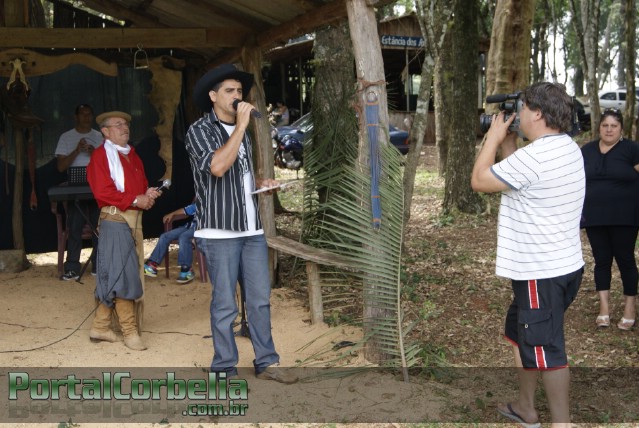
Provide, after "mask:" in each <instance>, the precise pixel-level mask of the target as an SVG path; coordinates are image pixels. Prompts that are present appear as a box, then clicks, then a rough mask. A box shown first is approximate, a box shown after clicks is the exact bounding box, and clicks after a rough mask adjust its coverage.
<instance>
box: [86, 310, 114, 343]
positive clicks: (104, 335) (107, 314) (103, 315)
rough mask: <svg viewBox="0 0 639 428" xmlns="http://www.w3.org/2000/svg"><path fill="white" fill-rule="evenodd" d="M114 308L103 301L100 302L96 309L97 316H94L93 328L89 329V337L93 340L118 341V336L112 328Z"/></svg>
mask: <svg viewBox="0 0 639 428" xmlns="http://www.w3.org/2000/svg"><path fill="white" fill-rule="evenodd" d="M112 312H113V308H109V307H108V306H106V305H105V304H103V303H100V304H99V305H98V307H97V308H96V310H95V318H93V324H92V325H91V330H89V339H91V342H100V341H105V342H117V341H118V336H116V334H115V333H114V332H113V330H111V328H110V326H111V314H112Z"/></svg>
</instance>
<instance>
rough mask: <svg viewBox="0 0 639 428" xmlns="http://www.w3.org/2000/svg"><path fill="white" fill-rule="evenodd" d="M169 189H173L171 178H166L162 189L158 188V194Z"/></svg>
mask: <svg viewBox="0 0 639 428" xmlns="http://www.w3.org/2000/svg"><path fill="white" fill-rule="evenodd" d="M169 187H171V179H170V178H166V179H165V180H164V181H163V182H162V185H161V186H160V187H158V188H157V189H155V190H157V191H158V192H161V191H162V190H164V189H168V188H169Z"/></svg>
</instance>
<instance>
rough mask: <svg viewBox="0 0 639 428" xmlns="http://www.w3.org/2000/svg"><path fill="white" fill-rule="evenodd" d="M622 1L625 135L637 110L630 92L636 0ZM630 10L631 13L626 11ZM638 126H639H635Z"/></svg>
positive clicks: (638, 134) (633, 85)
mask: <svg viewBox="0 0 639 428" xmlns="http://www.w3.org/2000/svg"><path fill="white" fill-rule="evenodd" d="M621 2H622V3H623V6H624V9H625V11H626V13H625V14H624V15H623V16H625V19H624V25H623V34H624V35H625V40H624V45H625V46H624V48H625V49H622V52H623V51H625V52H626V55H625V59H626V61H625V62H626V70H625V72H626V73H625V82H626V85H625V86H626V91H627V92H626V110H625V112H624V133H625V135H627V136H631V135H632V125H633V123H634V122H635V120H634V119H635V117H636V115H635V111H636V110H637V106H636V105H635V104H636V103H635V97H634V96H632V95H631V94H634V93H635V89H636V85H635V75H636V66H635V61H636V58H637V51H636V44H635V42H636V37H637V1H636V0H621ZM627 11H630V12H631V13H627ZM637 128H639V126H638V127H637ZM635 132H636V134H635V136H634V139H635V141H637V137H639V129H637V130H636V131H635Z"/></svg>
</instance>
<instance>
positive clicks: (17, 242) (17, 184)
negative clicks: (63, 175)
mask: <svg viewBox="0 0 639 428" xmlns="http://www.w3.org/2000/svg"><path fill="white" fill-rule="evenodd" d="M13 139H14V143H15V148H16V172H15V175H14V177H15V181H14V182H13V211H12V214H11V215H12V216H13V218H12V222H11V224H12V226H13V248H15V249H16V250H24V234H23V231H22V228H23V221H22V192H23V190H24V129H22V128H16V127H14V128H13Z"/></svg>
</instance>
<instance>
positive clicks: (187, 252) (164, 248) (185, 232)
mask: <svg viewBox="0 0 639 428" xmlns="http://www.w3.org/2000/svg"><path fill="white" fill-rule="evenodd" d="M194 233H195V229H194V228H192V227H191V228H188V227H186V226H180V227H176V228H175V229H171V230H169V231H168V232H164V233H163V234H161V235H160V238H159V239H158V243H157V245H156V246H155V248H154V249H153V252H152V253H151V256H150V257H149V260H151V261H152V262H155V263H157V264H160V263H162V259H164V257H165V256H166V253H167V252H168V251H169V244H170V243H171V241H173V240H175V239H177V241H178V244H179V245H180V248H179V249H178V265H180V266H189V267H191V265H192V264H193V246H192V244H191V240H192V239H193V234H194Z"/></svg>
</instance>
